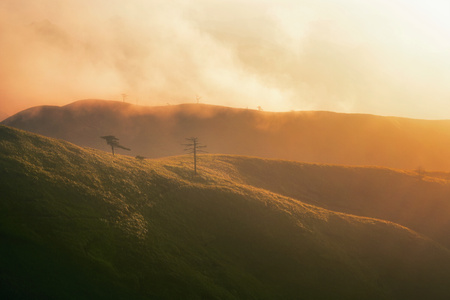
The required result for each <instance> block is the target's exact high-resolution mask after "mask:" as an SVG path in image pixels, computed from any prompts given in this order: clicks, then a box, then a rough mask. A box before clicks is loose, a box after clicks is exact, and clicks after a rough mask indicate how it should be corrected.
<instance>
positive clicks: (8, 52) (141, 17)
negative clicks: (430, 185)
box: [0, 0, 450, 118]
mask: <svg viewBox="0 0 450 300" xmlns="http://www.w3.org/2000/svg"><path fill="white" fill-rule="evenodd" d="M436 1H437V0H436ZM401 2H402V0H397V1H396V2H394V4H395V3H398V4H399V3H401ZM389 3H390V2H389ZM389 3H388V2H386V1H384V0H377V1H375V2H373V3H372V4H357V3H354V1H350V0H345V1H341V2H340V4H336V3H334V2H332V1H325V0H320V1H315V2H314V3H311V2H310V1H295V2H293V1H287V0H285V1H276V2H275V1H269V0H265V1H253V0H247V1H234V0H232V1H223V0H218V1H214V2H213V1H206V0H197V1H194V2H192V1H184V0H175V1H170V3H168V2H167V1H143V0H134V1H128V2H126V3H125V2H123V1H106V0H95V1H86V0H78V1H75V0H67V1H52V0H39V1H38V0H36V1H31V0H14V1H13V0H4V1H2V2H1V3H0V44H1V45H2V47H0V66H1V68H0V78H1V80H2V86H1V88H0V99H1V104H0V112H1V113H3V114H13V113H15V112H17V111H18V110H21V109H24V108H27V107H29V106H33V105H42V104H56V105H62V104H67V103H70V102H72V101H74V100H78V99H85V98H100V99H116V100H121V94H123V93H125V94H127V95H128V97H127V101H129V102H132V103H138V104H142V105H161V104H166V103H171V104H177V103H184V102H195V101H196V99H197V97H201V98H200V101H201V102H205V103H210V104H220V105H230V106H236V107H250V108H256V107H257V106H261V107H263V109H265V110H278V111H280V110H291V109H296V110H299V109H307V110H309V109H312V110H334V111H346V112H369V113H375V114H385V115H386V114H387V115H403V116H413V117H423V118H443V117H449V118H450V115H449V114H445V113H444V112H443V108H444V107H445V106H446V104H447V101H448V100H450V88H449V87H448V84H445V83H446V82H447V83H448V79H450V68H449V67H450V58H449V57H448V50H449V49H450V47H448V44H446V43H445V42H442V40H441V38H442V39H445V37H446V36H445V35H446V33H447V31H440V32H437V33H436V31H434V30H433V29H434V28H435V27H433V26H435V25H436V24H431V25H429V26H428V25H427V24H426V22H425V23H423V22H422V24H424V25H423V26H422V27H418V25H417V24H416V23H414V21H411V20H413V19H411V18H410V17H409V16H410V15H411V13H410V14H408V12H401V10H400V9H399V6H398V5H397V6H395V5H394V4H392V3H390V4H389ZM430 26H431V27H430ZM430 28H431V29H430ZM446 51H447V52H446ZM430 101H433V102H430Z"/></svg>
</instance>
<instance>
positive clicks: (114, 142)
mask: <svg viewBox="0 0 450 300" xmlns="http://www.w3.org/2000/svg"><path fill="white" fill-rule="evenodd" d="M101 138H102V139H104V140H106V144H108V145H110V146H111V151H112V154H113V155H115V154H114V148H120V149H124V150H127V151H130V150H131V149H130V148H127V147H124V146H122V145H121V144H119V139H118V138H116V137H115V136H113V135H105V136H101Z"/></svg>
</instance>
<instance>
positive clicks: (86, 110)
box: [2, 100, 450, 171]
mask: <svg viewBox="0 0 450 300" xmlns="http://www.w3.org/2000/svg"><path fill="white" fill-rule="evenodd" d="M2 123H3V124H4V125H8V126H12V127H15V128H19V129H24V130H27V131H31V132H34V133H38V134H42V135H45V136H49V137H54V138H60V139H64V140H67V141H70V142H72V143H75V144H77V145H81V146H88V147H92V148H96V149H100V150H106V151H107V150H108V147H107V145H106V144H105V143H104V141H103V140H101V139H100V138H99V137H100V136H104V135H115V136H116V137H118V138H119V139H120V140H121V142H122V144H124V145H125V146H128V147H129V148H131V149H132V152H131V154H132V155H141V156H144V157H148V158H158V157H166V156H173V155H180V154H182V153H183V152H182V151H183V147H182V146H181V145H180V144H181V143H183V142H184V140H185V138H188V137H191V136H196V137H198V138H199V140H200V141H201V142H203V143H204V144H206V145H208V151H209V152H210V153H223V154H235V155H248V156H258V157H264V158H276V159H287V160H297V161H304V162H315V163H331V164H344V165H361V166H366V165H373V166H385V167H392V168H399V169H410V170H413V169H417V168H419V167H421V168H423V169H425V170H435V171H450V151H449V149H450V120H442V121H431V120H414V119H406V118H396V117H381V116H375V115H363V114H342V113H332V112H285V113H273V112H264V111H255V110H248V109H236V108H228V107H221V106H212V105H205V104H184V105H173V106H162V107H144V106H137V105H132V104H129V103H122V102H115V101H103V100H83V101H77V102H74V103H72V104H69V105H66V106H62V107H57V106H41V107H34V108H30V109H28V110H25V111H22V112H20V113H18V114H16V115H14V116H11V117H9V118H8V119H6V120H4V121H3V122H2Z"/></svg>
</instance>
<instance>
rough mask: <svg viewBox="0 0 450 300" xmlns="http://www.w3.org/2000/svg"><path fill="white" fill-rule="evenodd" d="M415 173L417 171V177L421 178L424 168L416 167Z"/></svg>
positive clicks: (423, 174) (423, 175)
mask: <svg viewBox="0 0 450 300" xmlns="http://www.w3.org/2000/svg"><path fill="white" fill-rule="evenodd" d="M416 173H417V179H419V180H423V178H424V177H425V170H424V169H423V168H422V167H418V168H417V169H416Z"/></svg>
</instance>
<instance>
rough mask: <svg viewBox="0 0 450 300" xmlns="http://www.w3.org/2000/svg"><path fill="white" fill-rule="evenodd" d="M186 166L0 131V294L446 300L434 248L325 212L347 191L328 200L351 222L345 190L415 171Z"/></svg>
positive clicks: (228, 163) (383, 225)
mask: <svg viewBox="0 0 450 300" xmlns="http://www.w3.org/2000/svg"><path fill="white" fill-rule="evenodd" d="M199 163H200V167H199V171H200V174H199V175H198V176H192V165H191V157H189V156H179V157H172V158H164V159H159V160H138V159H135V158H132V157H126V156H120V155H117V156H112V155H111V154H109V153H106V152H102V151H98V150H94V149H87V148H81V147H78V146H75V145H73V144H70V143H67V142H65V141H61V140H55V139H50V138H45V137H42V136H38V135H35V134H31V133H27V132H24V131H20V130H16V129H12V128H9V127H5V126H0V170H1V174H2V176H1V179H0V191H1V201H0V236H1V240H2V243H1V246H0V251H1V253H0V254H1V255H0V285H1V286H0V293H1V295H0V296H1V298H5V299H27V298H45V299H89V298H90V299H177V298H185V299H337V298H341V299H407V298H416V299H417V298H422V299H447V298H448V297H449V296H450V287H449V286H448V284H447V283H448V282H449V280H450V253H449V251H448V250H447V248H445V247H444V246H442V245H441V244H440V242H441V241H440V240H432V239H430V238H429V237H427V236H426V235H425V234H426V233H427V232H426V230H422V229H421V227H420V228H419V227H417V228H416V231H412V230H411V229H408V228H406V227H404V226H401V225H399V224H396V223H393V222H390V221H386V220H380V219H374V218H368V217H361V216H356V215H351V214H347V213H344V212H336V211H333V210H331V209H335V208H336V207H334V206H333V205H335V203H333V193H334V192H333V191H334V190H336V189H337V188H338V187H339V188H344V185H346V184H347V185H348V189H347V194H346V195H345V196H347V197H348V199H347V198H345V197H344V196H342V195H339V194H337V196H336V199H337V200H336V201H338V202H343V203H344V204H343V205H344V206H346V209H347V208H348V210H349V211H350V212H352V213H354V212H356V209H355V208H354V207H358V205H357V203H358V202H361V201H368V199H366V198H364V197H363V196H364V195H363V194H361V195H360V191H359V190H358V188H361V189H363V188H364V187H366V186H372V185H371V182H372V183H376V182H377V181H380V182H381V181H384V180H389V179H390V178H391V177H396V176H397V177H399V178H401V180H403V181H405V182H409V181H411V180H413V179H414V180H415V179H416V178H415V174H409V173H404V172H400V171H394V170H389V169H374V168H345V167H338V166H327V165H309V164H299V163H294V162H287V161H275V160H263V159H256V158H248V157H237V156H220V155H205V156H202V157H201V159H200V162H199ZM327 170H328V171H327ZM353 172H355V173H357V175H353ZM325 174H327V176H328V177H323V176H324V175H325ZM352 176H356V177H358V178H361V182H360V185H358V182H356V183H355V182H353V180H352ZM364 176H365V177H364ZM385 177H386V178H388V179H385ZM440 177H441V178H440V179H439V180H438V179H436V180H434V179H433V180H431V179H429V178H428V179H426V178H425V179H424V180H423V182H424V183H425V184H428V182H431V183H433V184H436V185H433V186H430V187H428V188H427V191H428V192H430V193H431V194H430V198H432V197H434V196H433V195H434V194H433V192H434V189H437V190H439V189H445V186H446V180H445V179H443V177H445V176H440ZM295 178H297V181H296V180H295ZM288 179H289V180H288ZM363 179H365V180H367V181H363ZM307 180H309V181H308V182H307V184H306V183H305V181H307ZM371 180H372V181H371ZM401 180H400V181H401ZM302 182H303V187H302V185H301V184H300V183H302ZM333 182H335V184H336V186H334V185H333ZM337 182H340V184H339V185H338V184H337ZM420 182H422V180H421V181H420ZM283 183H285V184H283ZM380 186H382V187H384V185H380ZM306 187H308V188H309V189H310V190H306V191H305V189H306ZM376 187H377V185H375V186H374V187H373V188H374V189H375V188H376ZM391 188H392V190H391V191H395V189H396V188H398V189H399V190H401V189H402V188H403V187H402V186H395V185H393V186H392V187H391ZM277 189H279V190H277ZM312 191H315V194H313V192H312ZM397 193H399V192H398V191H397ZM436 193H437V192H436ZM379 194H380V195H383V193H381V192H380V193H379ZM352 195H360V197H352ZM411 196H414V195H413V194H411ZM327 197H330V199H329V198H327ZM349 199H353V200H352V202H351V201H349ZM369 200H370V201H374V202H376V201H378V200H380V201H383V199H376V198H375V196H374V198H373V199H369ZM392 201H395V197H393V200H392ZM417 201H418V200H417ZM360 206H361V207H365V205H360ZM379 206H383V204H379ZM325 207H326V208H328V209H326V208H325ZM336 210H338V209H336ZM341 211H344V210H343V209H341ZM383 212H384V211H383ZM420 217H421V216H420V215H418V218H420ZM411 218H414V217H413V216H411ZM419 223H420V222H419ZM420 230H422V231H423V232H421V233H418V232H420Z"/></svg>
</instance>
